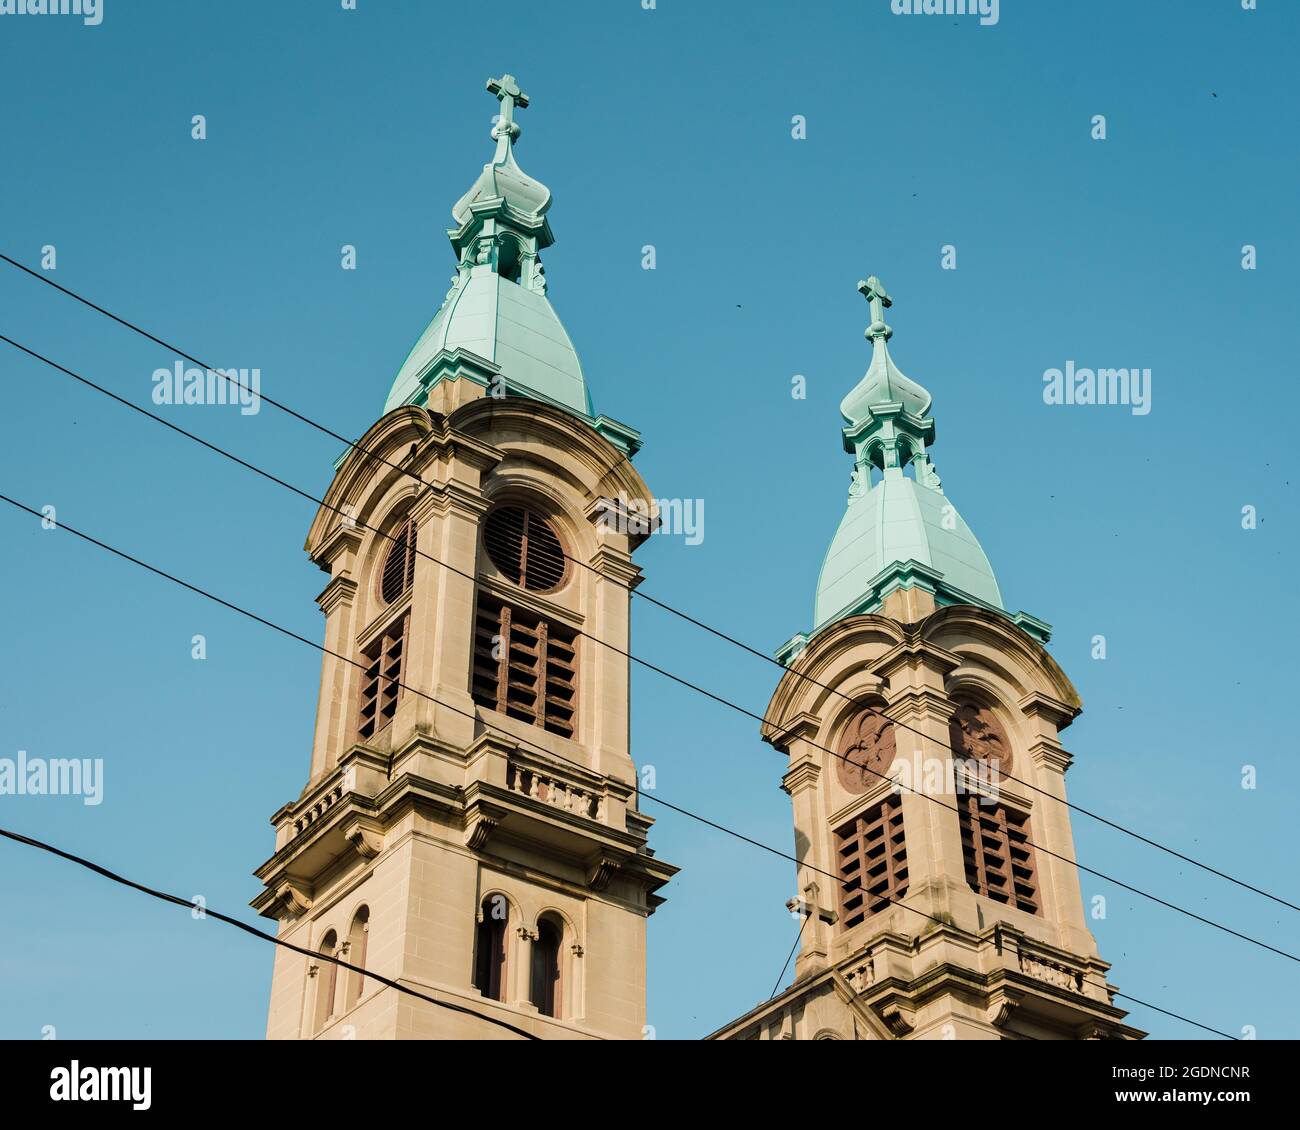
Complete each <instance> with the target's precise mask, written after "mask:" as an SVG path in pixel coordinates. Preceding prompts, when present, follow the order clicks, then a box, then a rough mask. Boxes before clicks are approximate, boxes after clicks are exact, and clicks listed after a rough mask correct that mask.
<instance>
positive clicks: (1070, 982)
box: [1016, 950, 1083, 993]
mask: <svg viewBox="0 0 1300 1130" xmlns="http://www.w3.org/2000/svg"><path fill="white" fill-rule="evenodd" d="M1016 956H1017V958H1018V960H1019V965H1020V972H1021V973H1023V974H1025V975H1026V976H1027V977H1033V978H1034V980H1036V981H1042V982H1044V983H1046V984H1048V985H1053V986H1055V987H1056V988H1058V989H1065V990H1067V991H1068V992H1071V993H1082V992H1083V971H1082V970H1081V969H1071V968H1070V967H1069V966H1067V965H1062V964H1061V963H1060V962H1059V961H1049V960H1048V959H1046V958H1042V957H1037V956H1035V955H1034V954H1030V953H1026V952H1025V951H1024V950H1020V951H1019V952H1018V953H1017V955H1016Z"/></svg>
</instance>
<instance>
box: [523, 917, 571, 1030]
mask: <svg viewBox="0 0 1300 1130" xmlns="http://www.w3.org/2000/svg"><path fill="white" fill-rule="evenodd" d="M563 941H564V927H563V926H562V925H561V924H560V923H559V922H557V921H556V920H555V919H554V918H553V917H551V916H550V915H544V916H543V917H542V918H540V919H539V920H538V922H537V940H536V941H534V942H533V965H532V970H531V973H530V976H529V984H528V999H529V1000H530V1001H532V1002H533V1004H535V1005H536V1006H537V1011H538V1012H540V1013H541V1014H542V1015H543V1016H559V1015H560V1007H559V1006H560V946H561V944H562V943H563Z"/></svg>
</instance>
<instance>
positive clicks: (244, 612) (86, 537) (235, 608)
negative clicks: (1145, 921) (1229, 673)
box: [0, 494, 1290, 1039]
mask: <svg viewBox="0 0 1300 1130" xmlns="http://www.w3.org/2000/svg"><path fill="white" fill-rule="evenodd" d="M0 501H4V502H7V503H9V504H10V505H11V506H14V507H15V508H17V509H19V510H23V511H25V512H26V513H28V514H30V515H31V516H32V517H34V518H43V515H42V514H41V513H40V512H38V511H36V510H33V509H32V508H31V507H30V506H25V505H24V504H23V503H21V502H17V501H15V500H14V499H12V498H9V497H8V496H7V495H4V494H0ZM57 528H59V529H62V530H66V531H67V532H68V533H70V534H73V535H75V536H76V537H78V538H80V539H81V540H83V541H86V542H89V543H90V544H92V545H94V546H96V547H98V548H100V549H103V550H105V551H107V552H109V553H111V554H113V555H114V556H116V557H120V558H122V559H123V560H125V561H129V562H131V563H132V564H133V565H137V566H139V567H140V568H142V569H145V570H147V571H148V572H150V573H154V574H155V575H157V576H160V577H162V578H164V579H165V580H168V581H171V582H172V583H173V584H176V585H179V586H180V587H182V588H185V589H188V590H189V591H190V592H193V593H195V594H197V595H199V596H202V597H205V598H207V599H208V600H211V601H213V602H214V603H216V604H220V605H221V606H222V607H224V608H228V609H230V610H231V611H232V612H236V613H238V614H239V615H241V616H244V617H247V618H248V619H250V620H253V621H255V622H257V623H259V624H262V625H264V626H265V627H268V628H271V629H272V630H274V631H276V632H279V633H280V634H281V635H285V636H288V637H290V638H291V639H295V640H298V641H299V642H301V643H305V644H306V645H307V646H308V647H310V648H313V649H314V650H316V651H319V652H321V653H322V654H325V655H331V656H334V657H335V658H337V659H341V660H343V661H344V662H346V663H350V664H352V665H353V666H357V667H362V666H364V665H363V664H361V663H359V662H358V661H356V660H354V659H351V658H350V657H348V656H345V655H340V654H339V653H338V652H335V651H332V650H331V649H329V648H327V647H325V646H324V645H323V644H318V643H316V642H315V641H314V640H310V639H308V638H307V637H306V636H302V635H299V634H298V633H297V632H294V631H292V630H291V629H289V628H285V627H282V626H281V625H279V624H276V623H273V622H272V621H270V620H267V619H265V618H264V617H262V616H259V615H257V613H255V612H252V611H250V610H248V609H246V608H242V607H240V606H239V605H237V604H232V603H231V602H230V601H228V600H224V599H223V598H221V597H219V596H217V595H216V594H214V593H210V592H208V591H206V590H205V589H202V588H199V587H198V586H197V585H193V584H191V583H190V582H188V581H185V580H182V579H181V578H179V577H176V576H173V575H172V574H170V573H167V572H165V571H164V570H162V569H159V568H157V567H156V566H154V565H150V564H149V563H148V562H145V561H142V560H140V559H139V558H137V557H133V556H132V555H131V554H129V553H127V552H125V551H124V550H120V549H117V548H115V547H113V546H111V545H108V544H107V543H105V542H102V541H99V540H98V539H97V538H94V537H92V536H91V535H90V534H87V533H83V532H82V531H80V530H77V529H75V528H74V527H72V526H68V525H65V524H62V523H60V524H59V525H58V527H57ZM388 681H389V682H391V683H393V684H394V685H395V686H397V687H399V688H400V689H402V690H405V691H408V692H409V693H411V694H414V695H417V696H418V697H420V698H424V699H426V700H428V701H429V702H432V703H434V704H435V705H437V706H441V707H443V708H444V709H447V710H450V711H452V712H454V713H456V714H460V715H463V716H464V717H466V718H469V719H471V720H473V721H478V718H477V716H476V715H475V714H474V713H472V712H471V711H467V710H462V709H460V708H459V707H456V706H453V705H451V704H450V703H447V702H443V701H442V700H441V699H439V698H436V697H435V696H433V695H431V694H429V693H427V692H426V691H422V690H418V689H417V688H415V687H411V686H409V685H407V684H405V683H402V682H400V681H398V680H396V679H390V680H388ZM513 740H514V741H516V742H517V743H519V744H521V745H526V746H529V747H531V748H532V749H533V750H535V751H536V752H538V753H540V754H542V755H543V756H544V757H549V758H554V759H555V760H558V761H561V762H564V763H565V764H568V765H572V766H574V767H575V768H580V769H585V768H586V767H585V766H582V765H580V764H579V763H578V762H576V761H574V760H572V759H571V758H567V757H564V756H562V755H560V754H557V753H554V752H553V751H551V750H548V749H545V748H543V747H542V746H540V745H538V744H536V743H534V742H530V741H527V740H524V739H520V738H514V739H513ZM637 795H638V796H644V797H645V798H646V799H648V800H651V801H653V802H654V803H656V804H659V805H662V806H663V807H665V808H668V809H671V810H672V811H674V812H677V813H679V814H681V815H683V816H687V817H689V818H690V819H692V820H695V821H697V822H699V823H701V824H704V825H706V826H708V827H710V828H714V829H716V830H717V831H719V832H723V833H725V834H727V835H729V836H732V837H734V838H736V839H739V840H741V841H743V842H745V843H748V844H751V845H753V846H754V847H757V848H760V849H761V850H763V851H765V852H768V853H770V854H772V855H775V856H778V857H780V858H782V859H785V860H789V861H790V862H792V863H794V864H795V865H796V866H799V867H805V868H807V869H808V870H810V871H813V872H816V873H817V874H820V875H824V876H826V877H827V878H830V879H832V880H833V881H834V882H835V883H837V884H839V883H840V882H841V881H842V880H841V879H840V878H839V877H838V876H835V875H832V874H831V873H830V872H829V871H826V870H824V869H823V868H820V867H817V866H816V865H814V864H811V863H806V862H803V861H801V860H799V859H798V858H797V857H795V856H793V855H790V854H789V853H787V852H784V851H781V850H780V849H779V848H774V847H772V846H771V845H770V844H765V843H763V842H762V841H760V840H755V839H753V838H752V837H750V836H746V835H745V834H744V833H742V832H738V831H736V830H734V829H732V828H728V827H726V826H725V825H722V824H719V823H717V822H716V821H713V820H710V819H708V818H707V817H704V816H700V815H698V814H697V813H694V812H691V811H690V810H688V809H686V808H682V807H679V806H677V805H674V804H671V803H670V802H668V801H666V800H663V799H661V798H660V797H657V796H652V795H648V794H646V793H643V792H641V791H640V790H638V794H637ZM884 897H885V899H886V901H888V902H890V903H892V904H893V905H896V906H901V907H902V908H903V909H905V910H910V911H911V912H912V913H914V914H919V915H920V916H921V917H923V918H927V919H929V920H930V921H932V922H935V923H936V924H938V925H940V926H944V927H947V926H949V925H950V924H949V923H946V922H944V921H943V920H942V919H939V918H936V917H934V915H932V914H927V913H926V912H925V911H923V910H919V909H917V908H916V907H912V906H908V905H907V904H906V903H904V902H902V901H901V900H899V899H895V898H892V897H890V896H884ZM186 905H192V904H188V903H187V904H186ZM1179 909H1181V908H1179ZM1247 940H1248V941H1254V939H1249V938H1248V939H1247ZM1257 944H1261V945H1262V944H1263V943H1257ZM1266 948H1271V947H1266ZM1285 956H1290V955H1285ZM1085 980H1086V978H1085ZM1087 983H1088V984H1092V985H1094V987H1097V988H1100V989H1102V990H1103V991H1104V992H1107V993H1114V995H1115V996H1118V997H1123V998H1124V999H1125V1000H1131V1001H1133V1002H1134V1003H1135V1004H1140V1005H1142V1006H1143V1007H1146V1008H1153V1009H1155V1010H1156V1011H1157V1012H1162V1013H1164V1014H1165V1015H1166V1016H1172V1017H1175V1018H1176V1019H1179V1020H1185V1021H1186V1022H1187V1023H1189V1024H1192V1025H1195V1026H1196V1027H1198V1028H1203V1029H1204V1030H1205V1031H1208V1032H1213V1033H1215V1034H1216V1035H1220V1036H1224V1037H1226V1038H1227V1039H1236V1037H1235V1036H1230V1035H1228V1033H1226V1032H1221V1031H1219V1030H1218V1029H1217V1028H1211V1027H1209V1026H1208V1025H1205V1024H1201V1023H1200V1022H1198V1021H1195V1020H1191V1019H1189V1018H1188V1017H1184V1016H1181V1015H1180V1014H1178V1013H1176V1012H1171V1011H1168V1010H1166V1009H1161V1008H1159V1007H1157V1006H1155V1005H1151V1004H1148V1003H1147V1002H1145V1001H1142V1000H1139V999H1138V998H1137V997H1133V996H1129V995H1128V994H1125V993H1120V992H1118V991H1117V990H1112V989H1111V988H1110V987H1109V986H1108V985H1106V984H1104V983H1102V984H1100V985H1098V984H1097V983H1096V982H1091V981H1089V982H1087ZM476 1015H477V1014H476Z"/></svg>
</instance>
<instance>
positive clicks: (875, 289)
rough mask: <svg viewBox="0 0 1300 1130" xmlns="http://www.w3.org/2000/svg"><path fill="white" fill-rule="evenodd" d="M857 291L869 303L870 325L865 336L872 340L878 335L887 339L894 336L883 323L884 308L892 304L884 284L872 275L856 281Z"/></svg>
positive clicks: (892, 301)
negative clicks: (862, 280) (861, 280)
mask: <svg viewBox="0 0 1300 1130" xmlns="http://www.w3.org/2000/svg"><path fill="white" fill-rule="evenodd" d="M858 291H859V292H860V293H861V295H862V297H863V298H865V299H866V300H867V301H868V302H869V303H871V325H869V326H868V327H867V334H866V336H867V337H868V338H869V339H870V340H872V341H874V340H875V339H876V338H878V337H883V338H884V339H885V340H886V341H888V340H889V339H890V338H891V337H893V336H894V331H893V330H892V329H891V328H890V327H889V326H887V325H885V310H887V309H888V308H889V307H890V306H892V305H893V304H894V300H893V299H892V298H890V297H889V295H888V293H886V291H885V284H884V283H882V282H881V281H880V280H879V279H878V278H876V276H875V275H872V276H871V277H870V278H868V279H866V280H865V281H864V282H859V283H858Z"/></svg>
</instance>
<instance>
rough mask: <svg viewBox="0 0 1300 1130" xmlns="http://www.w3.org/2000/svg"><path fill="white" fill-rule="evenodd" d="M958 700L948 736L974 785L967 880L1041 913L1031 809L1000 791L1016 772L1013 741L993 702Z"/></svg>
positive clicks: (964, 804) (963, 817)
mask: <svg viewBox="0 0 1300 1130" xmlns="http://www.w3.org/2000/svg"><path fill="white" fill-rule="evenodd" d="M956 703H957V709H956V711H955V712H954V713H953V716H952V718H951V720H950V721H949V723H948V738H949V742H950V744H951V745H952V752H953V759H954V761H956V762H958V763H960V764H961V765H962V767H963V769H964V773H965V774H966V775H968V778H967V779H968V780H970V781H971V783H972V784H973V785H974V788H970V789H969V791H965V795H963V796H962V797H961V798H960V804H959V805H958V809H959V812H958V817H959V821H960V824H961V848H962V860H963V862H964V863H965V866H966V883H967V885H968V886H969V887H970V889H971V890H973V891H974V892H975V893H976V894H979V895H983V896H984V897H985V898H989V899H992V900H993V901H994V902H1000V903H1005V904H1007V905H1008V906H1014V907H1015V908H1016V909H1017V910H1023V911H1025V912H1026V913H1028V914H1040V913H1041V912H1042V900H1041V898H1040V897H1039V890H1038V873H1037V867H1036V866H1035V863H1034V845H1033V839H1032V836H1031V833H1030V829H1029V813H1028V812H1026V811H1024V810H1022V809H1021V808H1020V807H1019V806H1018V805H1016V804H1014V803H1012V802H1011V801H1010V800H1009V799H1008V798H1007V797H1005V796H1002V797H999V796H998V795H997V793H996V788H997V785H998V781H999V778H1000V776H1001V775H1004V774H1007V773H1010V772H1011V760H1012V758H1011V741H1010V739H1009V738H1008V737H1007V732H1006V730H1004V729H1003V728H1002V723H1001V722H999V721H998V717H997V715H996V714H995V713H994V712H993V711H992V710H990V709H989V708H988V707H987V706H984V705H983V704H982V703H979V702H975V701H972V700H963V699H958V700H956Z"/></svg>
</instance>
